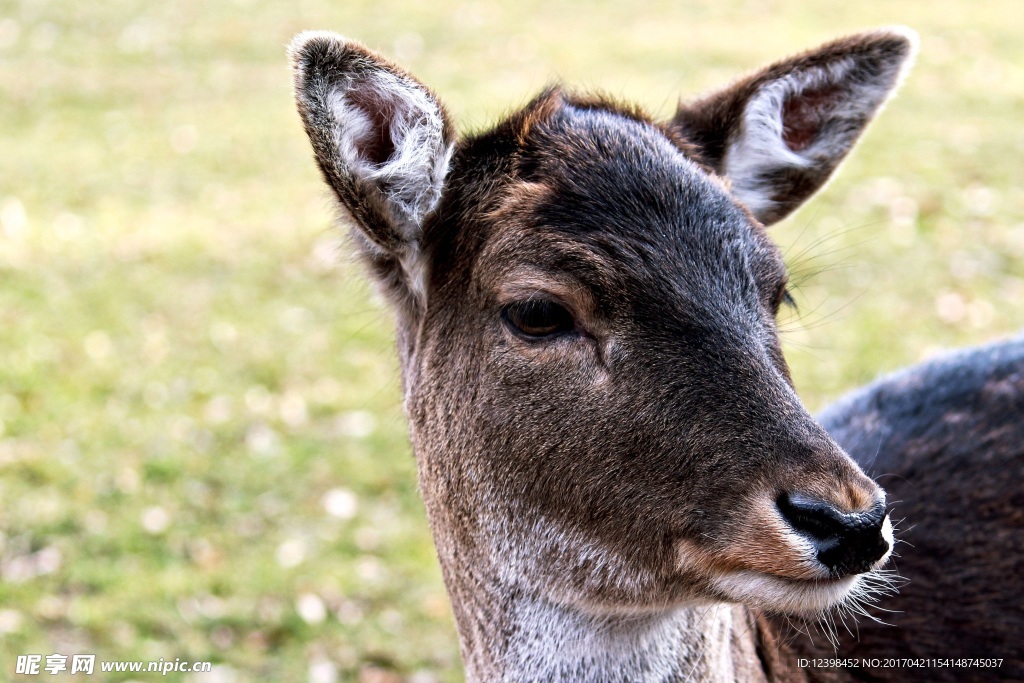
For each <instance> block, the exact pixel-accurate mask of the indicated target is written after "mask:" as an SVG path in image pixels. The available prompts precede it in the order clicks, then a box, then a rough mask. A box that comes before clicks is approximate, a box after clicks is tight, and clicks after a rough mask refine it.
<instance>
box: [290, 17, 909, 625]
mask: <svg viewBox="0 0 1024 683" xmlns="http://www.w3.org/2000/svg"><path fill="white" fill-rule="evenodd" d="M909 52H910V43H909V42H908V40H907V38H906V37H904V36H902V35H900V34H897V33H876V34H866V35H862V36H858V37H855V38H851V39H848V40H846V41H840V42H838V43H833V44H830V45H827V46H825V47H823V48H821V49H819V50H818V51H816V52H813V53H808V54H806V55H802V56H800V57H797V58H794V59H792V60H789V61H788V62H784V63H780V64H777V65H775V66H772V67H769V69H767V70H765V71H763V72H761V73H759V74H755V75H754V76H752V77H750V78H748V79H746V80H745V81H741V82H740V83H738V84H736V85H734V86H733V87H731V88H730V89H728V90H726V91H723V92H722V93H719V94H717V95H713V96H712V97H710V98H707V99H705V100H703V101H701V102H698V103H696V104H694V105H691V106H687V107H681V108H680V110H679V112H677V114H676V116H675V117H674V118H673V119H672V120H671V121H668V122H664V123H655V122H654V121H652V120H650V119H649V118H647V117H645V116H643V115H642V114H639V113H638V112H636V111H632V110H628V109H625V108H623V107H621V106H619V105H616V104H614V103H610V102H607V101H603V100H594V99H584V98H574V97H572V96H567V95H563V94H562V93H561V92H560V91H558V90H552V91H549V92H547V93H545V94H543V95H542V96H540V97H539V98H538V99H536V100H535V101H534V102H533V103H531V104H530V105H528V106H527V107H526V108H525V109H523V110H522V111H520V112H518V113H517V114H515V115H513V116H511V117H510V118H509V119H507V120H506V121H504V122H502V123H501V124H499V125H498V126H497V127H495V128H494V129H493V130H491V131H489V132H487V133H484V134H482V135H479V136H475V137H471V138H467V139H464V140H461V141H459V142H456V141H455V140H454V135H453V133H452V131H451V126H450V124H449V123H448V122H447V118H446V115H445V113H444V111H443V109H442V108H441V106H440V104H439V103H438V101H437V99H436V97H435V96H434V95H433V94H432V93H430V92H429V91H428V90H427V89H426V88H424V87H423V86H422V85H420V84H419V83H418V82H416V81H415V80H414V79H412V77H411V76H409V75H408V74H406V73H405V72H403V71H401V70H400V69H398V68H397V67H395V66H394V65H391V64H389V63H387V62H386V61H384V60H383V59H381V58H380V57H378V56H376V55H373V54H372V53H370V52H368V51H366V50H365V49H363V48H361V47H359V46H357V45H354V44H352V43H346V42H344V41H343V40H342V39H340V38H337V37H334V36H330V35H324V34H313V35H304V36H300V38H299V39H297V41H296V43H295V45H294V47H293V59H294V64H295V68H296V92H297V99H298V101H299V108H300V112H301V113H302V115H303V120H304V123H305V125H306V129H307V132H308V134H309V136H310V140H311V142H312V143H313V147H314V150H315V152H316V155H317V161H318V163H319V164H320V167H321V169H322V171H323V173H324V176H325V178H326V180H327V181H328V183H329V185H330V186H331V187H332V189H333V190H334V191H335V193H336V195H337V197H338V199H339V200H340V202H341V204H342V206H343V207H345V208H346V209H347V210H348V212H349V213H350V215H351V216H352V217H353V219H354V223H355V226H356V228H357V231H356V234H357V236H358V238H359V243H360V245H361V248H362V251H363V254H364V256H365V258H366V260H367V261H368V262H369V264H370V266H371V268H372V270H373V272H374V273H375V275H376V277H377V279H378V281H379V282H380V283H381V284H382V286H383V288H384V291H385V292H386V293H387V294H388V295H389V296H390V297H391V299H392V301H393V302H395V304H396V308H397V310H398V328H399V335H398V336H399V349H400V353H401V356H402V364H403V379H404V383H405V390H406V410H407V414H408V416H409V420H410V431H411V435H412V440H413V446H414V450H415V452H416V455H417V459H418V462H419V469H420V484H421V488H422V491H423V494H424V498H425V501H426V504H427V510H428V513H429V515H430V519H431V524H432V528H433V530H434V535H435V540H436V542H437V545H438V551H439V555H440V557H441V561H442V567H443V568H444V569H445V571H446V578H447V579H448V582H449V589H450V590H452V591H453V592H457V591H458V587H457V586H455V585H454V584H455V583H456V582H455V581H453V573H454V572H459V573H460V574H466V572H467V569H468V570H471V571H470V573H472V570H474V569H475V570H477V571H479V570H480V568H486V569H485V570H484V571H486V572H488V573H490V574H493V575H494V576H495V577H496V578H497V580H498V582H499V583H501V584H502V585H505V586H508V587H510V589H514V590H525V591H531V592H536V593H539V594H543V595H544V596H545V597H546V598H547V599H550V600H555V601H559V602H563V603H568V604H572V605H575V606H578V607H580V608H582V609H586V610H594V611H598V612H601V611H605V612H608V611H623V610H625V611H630V610H647V609H655V608H661V607H664V606H667V605H674V604H686V603H692V602H697V601H706V600H725V601H739V602H744V603H746V604H748V605H752V606H760V607H767V608H770V609H778V610H783V611H789V612H814V611H818V610H821V609H824V608H827V607H829V606H831V605H833V604H835V603H836V602H838V601H840V600H842V599H843V597H844V596H845V595H846V594H847V593H848V592H849V591H850V590H852V589H853V587H854V586H855V585H856V583H857V582H858V580H859V578H858V577H859V576H860V575H861V574H862V573H863V572H865V571H868V570H870V569H872V568H873V567H876V566H879V565H880V564H881V563H884V561H885V560H886V559H887V557H888V554H889V550H890V548H891V544H892V535H891V529H890V527H889V523H888V518H887V517H886V515H885V501H884V494H883V493H882V492H881V490H880V489H879V488H878V487H877V486H876V485H875V484H874V483H873V482H871V481H870V480H869V479H868V478H867V477H865V476H864V474H863V473H862V472H861V471H860V470H859V469H858V468H857V466H856V465H855V464H854V463H853V462H852V461H851V460H850V459H849V458H848V457H847V456H846V455H845V454H844V453H843V452H842V450H841V449H839V447H838V446H836V445H835V443H834V442H833V441H832V440H831V439H830V438H829V437H828V435H827V434H826V433H825V432H824V430H822V428H821V427H819V426H818V425H817V424H816V423H815V422H814V421H813V419H812V418H811V417H810V416H809V415H808V414H807V412H806V411H805V409H804V408H803V407H802V405H801V403H800V401H799V399H798V398H797V396H796V394H795V392H794V390H793V387H792V385H791V382H790V379H789V374H788V370H787V368H786V365H785V361H784V360H783V358H782V354H781V351H780V348H779V341H778V335H777V330H776V327H775V322H774V319H775V315H776V313H777V311H778V308H779V306H780V304H781V302H782V301H783V300H784V299H785V298H786V290H785V285H786V271H785V267H784V265H783V262H782V259H781V257H780V255H779V252H778V250H777V249H776V247H775V246H774V245H773V243H772V242H771V240H770V239H769V238H768V236H767V234H766V231H765V228H764V226H763V225H762V223H770V222H772V221H775V220H777V219H779V218H781V217H782V216H784V215H786V214H787V213H788V212H789V211H790V210H792V208H794V207H795V206H796V205H798V204H799V203H800V202H801V201H803V199H805V198H806V197H807V196H808V195H809V194H811V193H812V192H813V191H814V190H815V189H817V187H819V186H820V185H821V184H822V183H823V182H824V181H825V180H826V179H827V177H828V176H829V175H830V174H831V172H832V170H834V168H835V166H836V165H837V164H838V163H839V161H841V159H842V158H843V157H844V156H845V154H846V153H847V152H848V151H849V149H850V147H851V146H852V144H853V143H854V142H855V140H856V138H857V136H858V135H859V133H860V131H861V129H862V128H863V126H864V125H865V124H866V123H867V122H868V120H869V119H870V118H871V116H872V115H873V114H874V112H875V111H876V110H877V108H878V107H879V105H880V104H881V102H882V101H883V100H884V98H885V96H886V94H887V93H888V92H889V90H890V88H891V87H892V86H893V85H894V84H895V82H896V80H897V78H898V74H899V72H900V67H901V64H902V63H903V62H904V60H905V59H906V57H907V55H908V54H909ZM456 609H457V612H458V607H457V608H456Z"/></svg>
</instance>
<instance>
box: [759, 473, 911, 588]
mask: <svg viewBox="0 0 1024 683" xmlns="http://www.w3.org/2000/svg"><path fill="white" fill-rule="evenodd" d="M776 505H777V506H778V508H779V512H781V513H782V517H783V519H785V520H786V522H787V523H788V524H789V526H791V527H792V528H793V530H794V531H796V532H797V533H799V534H800V535H802V536H803V537H804V538H806V539H807V540H809V541H810V542H811V543H812V545H813V546H814V549H815V550H816V551H817V557H818V561H819V562H821V563H822V564H823V565H825V567H827V568H828V570H829V573H830V574H831V575H832V576H833V577H835V578H842V577H844V576H852V575H853V574H860V573H862V572H866V571H867V570H869V569H871V567H872V565H874V564H875V562H877V561H878V560H879V559H881V558H882V557H883V556H885V554H886V553H887V552H889V548H890V547H891V545H892V530H891V528H892V527H891V525H890V524H889V521H888V520H889V516H888V515H887V514H886V512H885V496H884V494H883V495H882V497H881V498H880V499H879V500H878V501H877V502H876V503H875V504H874V505H873V506H872V507H871V508H870V509H868V510H867V511H866V512H843V511H842V510H840V509H839V508H837V507H836V506H835V505H833V504H831V503H829V502H827V501H824V500H821V499H818V498H814V497H812V496H808V495H804V494H799V493H783V494H782V495H781V496H780V497H779V499H778V501H777V502H776Z"/></svg>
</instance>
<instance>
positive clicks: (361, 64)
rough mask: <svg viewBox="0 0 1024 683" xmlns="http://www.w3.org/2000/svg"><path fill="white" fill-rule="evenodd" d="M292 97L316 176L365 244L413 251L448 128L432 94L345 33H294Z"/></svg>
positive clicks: (439, 176) (438, 187) (432, 197)
mask: <svg viewBox="0 0 1024 683" xmlns="http://www.w3.org/2000/svg"><path fill="white" fill-rule="evenodd" d="M288 52H289V56H290V59H291V63H292V70H293V74H294V85H295V100H296V105H297V107H298V110H299V115H300V116H301V118H302V123H303V126H304V127H305V129H306V134H307V135H308V136H309V141H310V143H311V145H312V147H313V153H314V155H315V157H316V162H317V165H318V166H319V167H320V171H321V173H322V174H323V177H324V180H325V181H326V182H327V184H328V186H330V188H331V190H332V191H333V192H334V194H335V196H336V197H337V199H338V201H339V202H340V204H341V206H342V207H343V208H344V209H345V210H346V211H347V213H348V214H349V215H350V216H351V217H352V219H353V222H354V223H355V226H356V227H357V228H358V229H359V230H360V232H361V233H362V234H363V236H364V237H366V238H367V240H368V241H369V243H370V244H372V245H373V246H375V247H376V248H377V249H379V250H381V251H383V252H385V253H386V254H388V255H391V256H393V257H396V258H404V257H406V256H408V252H409V251H410V250H411V249H415V248H416V246H417V244H418V240H419V237H420V234H421V232H422V227H423V224H424V222H425V220H426V219H427V218H428V217H429V215H430V214H431V212H432V211H433V210H434V209H435V208H436V207H437V205H438V202H439V201H440V197H441V192H442V190H443V188H444V179H445V175H446V173H447V171H448V165H449V162H450V158H451V153H452V149H453V146H454V141H455V131H454V127H453V125H452V123H451V120H450V118H449V116H448V114H447V113H446V112H445V110H444V107H443V106H442V104H441V102H440V100H439V99H438V98H437V97H436V96H435V95H434V94H433V93H432V92H431V91H430V90H429V89H428V88H427V87H426V86H424V85H423V84H422V83H420V82H419V81H418V80H416V79H415V78H414V77H413V76H411V75H410V74H409V73H407V72H406V71H405V70H403V69H402V68H401V67H398V66H396V65H395V64H392V63H391V62H390V61H388V60H387V59H385V58H384V57H381V56H380V55H378V54H376V53H375V52H373V51H371V50H369V49H367V48H365V47H363V46H362V45H360V44H358V43H356V42H353V41H350V40H347V39H345V38H344V37H342V36H340V35H337V34H333V33H327V32H319V31H310V32H305V33H300V34H299V35H298V36H296V37H295V39H294V40H293V41H292V43H291V45H290V46H289V50H288Z"/></svg>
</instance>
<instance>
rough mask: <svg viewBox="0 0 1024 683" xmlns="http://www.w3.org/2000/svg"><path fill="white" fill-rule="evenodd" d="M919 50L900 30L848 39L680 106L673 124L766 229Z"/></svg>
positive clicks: (804, 193)
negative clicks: (722, 177)
mask: <svg viewBox="0 0 1024 683" xmlns="http://www.w3.org/2000/svg"><path fill="white" fill-rule="evenodd" d="M916 44H917V36H916V34H915V33H914V32H913V31H911V30H910V29H906V28H902V27H895V28H889V29H882V30H879V31H872V32H869V33H862V34H859V35H854V36H849V37H847V38H843V39H840V40H837V41H835V42H832V43H828V44H826V45H823V46H821V47H819V48H817V49H814V50H810V51H809V52H805V53H804V54H802V55H798V56H796V57H793V58H791V59H787V60H783V61H781V62H778V63H776V64H773V65H772V66H769V67H768V68H766V69H763V70H762V71H760V72H758V73H755V74H753V75H752V76H749V77H748V78H745V79H743V80H741V81H739V82H738V83H736V84H734V85H732V86H731V87H728V88H726V89H725V90H722V91H721V92H717V93H714V94H712V95H710V96H708V97H705V98H704V99H701V100H699V101H697V102H693V103H689V104H684V105H682V106H680V107H679V111H678V112H676V115H675V117H674V118H673V119H672V121H671V122H670V123H669V125H670V126H671V127H673V128H675V129H676V130H677V131H678V132H679V133H681V134H682V135H683V136H684V137H685V138H686V139H687V140H690V141H691V142H693V143H694V144H695V145H696V146H697V148H698V150H699V153H700V155H701V157H702V158H703V159H704V160H705V161H706V162H708V163H709V164H710V165H711V166H712V167H713V168H714V169H715V171H716V172H718V173H719V174H720V175H722V176H724V177H726V178H727V179H728V180H729V182H730V184H731V186H732V193H733V195H734V196H735V197H736V198H737V199H739V200H740V201H742V202H743V203H744V204H746V206H747V207H748V208H749V209H750V210H751V212H752V213H753V214H754V216H756V217H757V219H758V220H759V221H761V222H762V223H764V224H765V225H768V224H770V223H774V222H776V221H778V220H780V219H782V218H784V217H785V216H786V215H787V214H789V213H790V212H791V211H793V210H794V209H795V208H796V207H798V206H799V205H800V204H802V203H803V202H804V201H805V200H806V199H807V198H809V197H810V196H811V195H812V194H814V193H815V192H816V191H817V190H818V189H819V188H820V187H821V186H822V185H824V183H825V181H827V180H828V178H829V176H831V175H832V172H833V171H835V169H836V167H838V166H839V164H840V162H841V161H842V160H843V158H844V157H845V156H846V155H847V154H848V153H849V151H850V150H851V149H852V148H853V145H854V144H855V143H856V142H857V139H858V138H859V137H860V134H861V133H862V132H863V131H864V129H865V128H866V127H867V125H868V123H870V121H871V119H872V118H873V117H874V115H875V114H876V113H877V112H878V110H879V108H880V107H881V106H882V104H883V103H884V102H885V100H886V99H887V98H888V96H889V94H890V93H891V92H892V91H893V90H894V89H895V88H896V86H897V85H898V84H899V81H900V77H901V76H902V74H903V73H904V72H905V71H906V67H907V65H908V64H909V63H910V61H911V58H912V56H913V54H914V51H915V48H916Z"/></svg>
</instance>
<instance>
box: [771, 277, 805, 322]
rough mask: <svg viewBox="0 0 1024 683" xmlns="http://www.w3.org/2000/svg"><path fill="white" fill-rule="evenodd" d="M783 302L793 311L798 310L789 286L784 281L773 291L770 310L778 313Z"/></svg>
mask: <svg viewBox="0 0 1024 683" xmlns="http://www.w3.org/2000/svg"><path fill="white" fill-rule="evenodd" d="M783 304H785V305H786V306H788V307H789V308H792V309H793V310H794V311H798V310H799V309H798V308H797V305H796V299H794V298H793V295H792V294H791V293H790V291H789V287H787V286H786V283H785V282H783V283H782V284H781V285H779V288H778V290H776V292H775V297H774V299H773V300H772V311H774V313H775V315H778V314H779V309H780V308H782V306H783Z"/></svg>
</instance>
